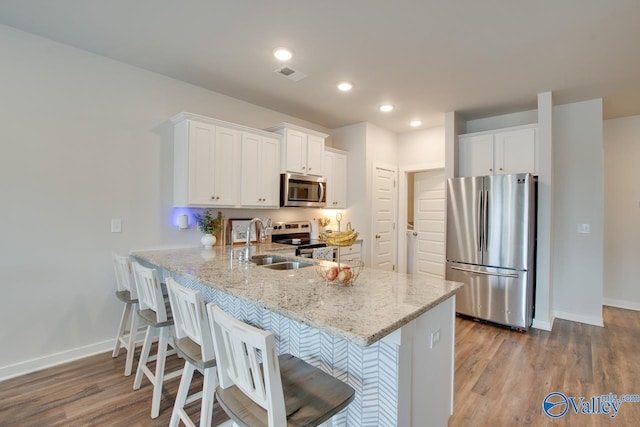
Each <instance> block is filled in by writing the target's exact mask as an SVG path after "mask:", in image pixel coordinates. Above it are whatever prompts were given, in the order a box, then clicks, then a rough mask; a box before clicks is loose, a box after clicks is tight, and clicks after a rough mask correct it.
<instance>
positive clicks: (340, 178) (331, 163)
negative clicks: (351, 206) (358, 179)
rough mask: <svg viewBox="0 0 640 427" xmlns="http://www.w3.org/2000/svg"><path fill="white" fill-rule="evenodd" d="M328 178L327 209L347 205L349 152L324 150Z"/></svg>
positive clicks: (325, 173) (343, 207)
mask: <svg viewBox="0 0 640 427" xmlns="http://www.w3.org/2000/svg"><path fill="white" fill-rule="evenodd" d="M324 176H325V177H326V178H327V206H326V208H327V209H338V208H340V209H345V208H346V207H347V153H345V152H342V151H339V150H335V149H331V148H327V149H325V152H324Z"/></svg>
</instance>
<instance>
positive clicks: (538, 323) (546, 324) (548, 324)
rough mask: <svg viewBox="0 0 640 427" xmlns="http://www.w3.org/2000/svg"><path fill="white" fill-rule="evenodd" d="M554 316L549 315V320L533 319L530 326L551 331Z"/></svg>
mask: <svg viewBox="0 0 640 427" xmlns="http://www.w3.org/2000/svg"><path fill="white" fill-rule="evenodd" d="M554 320H555V317H553V316H552V317H551V320H550V321H546V320H538V319H533V323H532V324H531V327H532V328H536V329H542V330H543V331H551V330H552V329H553V321H554Z"/></svg>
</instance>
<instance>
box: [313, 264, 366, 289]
mask: <svg viewBox="0 0 640 427" xmlns="http://www.w3.org/2000/svg"><path fill="white" fill-rule="evenodd" d="M314 261H315V264H316V271H317V272H318V275H319V276H320V277H321V278H322V279H324V280H325V281H326V282H327V283H334V284H337V285H342V286H349V285H352V284H353V283H354V282H355V281H356V279H357V278H358V276H359V275H360V272H361V271H362V269H363V268H364V262H363V261H362V260H361V259H359V258H354V259H343V260H340V261H339V262H338V261H333V260H328V259H315V260H314Z"/></svg>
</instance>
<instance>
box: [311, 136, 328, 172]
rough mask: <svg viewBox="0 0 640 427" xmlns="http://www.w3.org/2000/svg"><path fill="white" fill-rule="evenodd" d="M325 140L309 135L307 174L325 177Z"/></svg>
mask: <svg viewBox="0 0 640 427" xmlns="http://www.w3.org/2000/svg"><path fill="white" fill-rule="evenodd" d="M323 159H324V138H320V137H317V136H314V135H307V174H308V175H315V176H323V165H322V163H323Z"/></svg>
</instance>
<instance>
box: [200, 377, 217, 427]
mask: <svg viewBox="0 0 640 427" xmlns="http://www.w3.org/2000/svg"><path fill="white" fill-rule="evenodd" d="M217 386H218V374H217V372H216V368H209V369H205V370H204V381H203V384H202V404H201V405H202V406H201V408H200V426H201V427H203V426H204V427H211V418H212V417H213V399H214V397H215V390H216V387H217Z"/></svg>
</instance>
